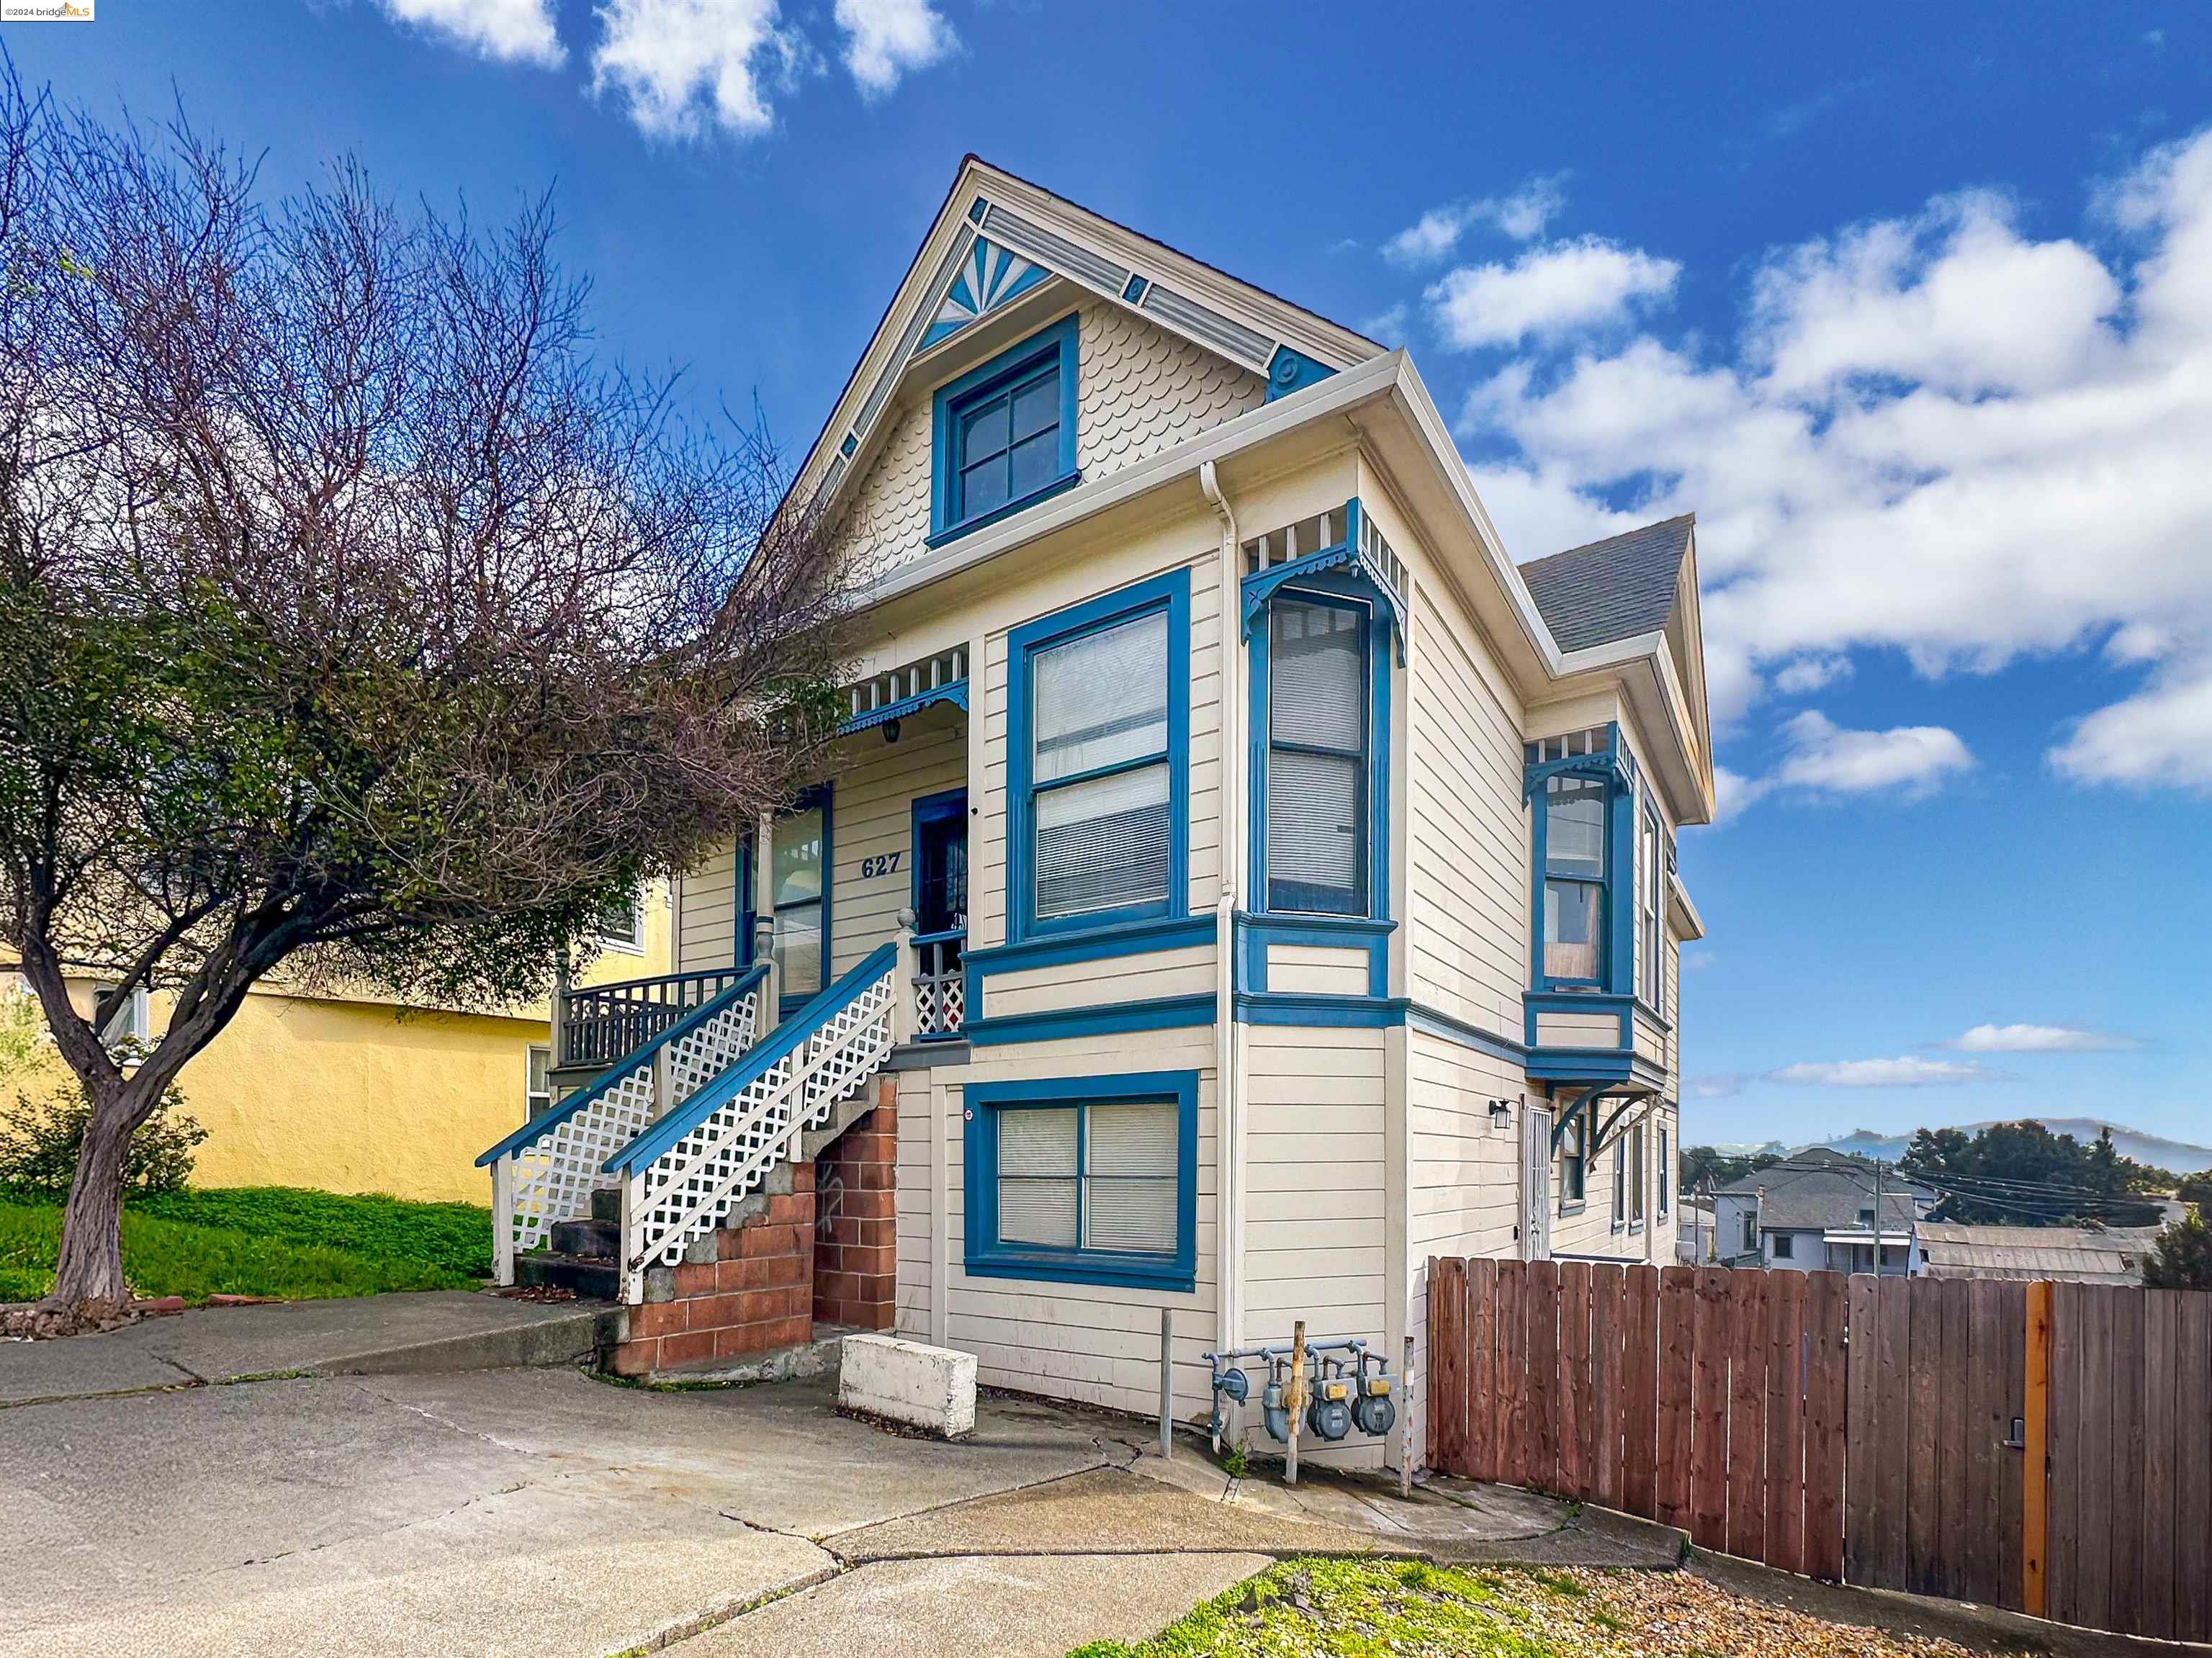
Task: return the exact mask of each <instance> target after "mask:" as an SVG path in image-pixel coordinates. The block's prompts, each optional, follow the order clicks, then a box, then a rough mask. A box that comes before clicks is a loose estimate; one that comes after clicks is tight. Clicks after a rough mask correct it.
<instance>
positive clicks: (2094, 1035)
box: [1943, 1024, 2142, 1054]
mask: <svg viewBox="0 0 2212 1658" xmlns="http://www.w3.org/2000/svg"><path fill="white" fill-rule="evenodd" d="M2141 1045H2142V1044H2140V1043H2138V1042H2133V1041H2131V1040H2130V1039H2129V1038H2127V1037H2125V1036H2113V1035H2107V1034H2106V1033H2105V1032H2104V1031H2101V1030H2084V1029H2081V1028H2080V1027H2079V1026H2076V1025H2064V1024H1978V1025H1976V1026H1975V1027H1974V1028H1973V1029H1972V1030H1969V1031H1967V1032H1966V1034H1965V1035H1960V1036H1954V1037H1953V1038H1952V1039H1951V1040H1950V1041H1949V1042H1945V1043H1944V1044H1943V1046H1944V1047H1946V1048H1952V1049H1954V1050H1955V1051H1956V1052H1958V1053H1960V1054H2108V1053H2111V1052H2112V1051H2114V1050H2115V1049H2119V1048H2137V1047H2140V1046H2141Z"/></svg>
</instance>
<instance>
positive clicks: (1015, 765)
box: [1006, 568, 1190, 944]
mask: <svg viewBox="0 0 2212 1658" xmlns="http://www.w3.org/2000/svg"><path fill="white" fill-rule="evenodd" d="M1153 610H1160V611H1163V612H1164V613H1165V615H1166V616H1167V619H1168V684H1167V695H1168V741H1167V759H1168V896H1167V899H1166V902H1164V903H1154V904H1131V905H1126V906H1123V907H1122V908H1118V909H1109V910H1097V911H1093V912H1091V914H1085V915H1068V916H1059V917H1054V918H1051V919H1047V920H1040V919H1039V918H1038V916H1037V914H1036V841H1035V831H1034V824H1035V819H1036V810H1035V797H1034V793H1033V788H1032V784H1031V780H1030V719H1031V714H1030V661H1031V659H1032V658H1034V657H1035V655H1036V653H1037V652H1038V651H1040V650H1043V649H1046V648H1048V647H1052V646H1054V645H1064V644H1066V643H1067V642H1068V641H1070V640H1074V639H1080V638H1082V637H1084V636H1085V635H1087V634H1094V633H1098V632H1102V631H1103V630H1104V629H1108V628H1113V627H1118V626H1119V625H1121V623H1125V622H1130V621H1133V620H1135V619H1136V618H1137V617H1139V616H1144V615H1146V614H1147V613H1149V612H1151V611H1153ZM1189 913H1190V571H1189V570H1188V568H1184V569H1180V570H1170V572H1169V573H1168V574H1165V575H1161V576H1153V577H1152V578H1151V579H1149V580H1144V581H1139V582H1135V583H1133V584H1132V585H1131V586H1127V587H1123V588H1121V589H1120V590H1119V591H1117V592H1110V593H1105V594H1103V595H1101V596H1100V597H1098V598H1092V599H1086V600H1085V601H1084V602H1083V603H1082V604H1074V605H1071V606H1069V607H1068V608H1067V609H1066V610H1060V611H1056V612H1054V614H1053V615H1051V616H1043V617H1040V618H1039V619H1038V620H1036V621H1035V622H1031V623H1025V624H1024V625H1023V626H1021V627H1019V628H1017V629H1014V630H1013V632H1012V634H1010V635H1008V636H1007V641H1006V941H1007V943H1008V944H1021V943H1023V942H1024V941H1026V940H1028V939H1030V938H1047V937H1063V936H1072V935H1074V934H1079V933H1085V932H1097V931H1100V930H1101V929H1105V928H1110V927H1112V926H1115V925H1116V924H1117V923H1120V922H1124V921H1139V920H1153V919H1157V918H1162V917H1170V918H1172V917H1180V916H1184V915H1188V914H1189Z"/></svg>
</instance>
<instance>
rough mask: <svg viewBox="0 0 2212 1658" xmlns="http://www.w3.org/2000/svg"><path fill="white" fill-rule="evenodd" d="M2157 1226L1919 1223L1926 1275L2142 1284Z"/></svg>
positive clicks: (1922, 1269)
mask: <svg viewBox="0 0 2212 1658" xmlns="http://www.w3.org/2000/svg"><path fill="white" fill-rule="evenodd" d="M2157 1238H2158V1229H2157V1228H2156V1227H2137V1228H2122V1227H2114V1228H2111V1229H2106V1228H2101V1227H2087V1226H1955V1225H1952V1224H1948V1222H1943V1221H1923V1222H1921V1223H1920V1257H1919V1272H1920V1275H1921V1276H1923V1277H1925V1278H2055V1279H2057V1280H2058V1281H2060V1282H2062V1283H2066V1284H2141V1283H2142V1263H2143V1257H2144V1256H2146V1255H2148V1254H2150V1253H2151V1250H2152V1248H2154V1245H2155V1243H2156V1242H2157Z"/></svg>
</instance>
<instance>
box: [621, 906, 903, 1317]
mask: <svg viewBox="0 0 2212 1658" xmlns="http://www.w3.org/2000/svg"><path fill="white" fill-rule="evenodd" d="M908 936H909V935H908V934H907V933H906V932H904V930H902V932H901V934H900V936H899V938H896V939H895V940H893V941H892V942H891V943H889V944H884V945H881V946H880V947H878V949H876V950H872V951H871V952H870V953H869V955H868V956H867V957H866V959H865V960H863V961H861V962H860V963H859V964H858V965H857V966H855V967H854V968H853V969H852V970H851V971H850V972H848V973H847V974H846V975H844V976H843V977H842V978H840V979H839V980H838V981H836V983H835V984H833V985H831V986H829V987H828V988H826V989H824V990H823V991H822V992H821V993H819V994H817V995H816V996H814V997H813V998H811V999H810V1000H808V1001H807V1002H806V1004H805V1005H804V1006H802V1007H801V1008H800V1009H799V1011H798V1012H797V1013H795V1014H793V1016H792V1017H790V1018H788V1019H787V1020H786V1021H785V1022H784V1023H783V1024H782V1026H781V1028H779V1029H777V1031H776V1033H775V1035H773V1036H771V1037H769V1040H768V1041H766V1042H763V1043H762V1044H761V1045H760V1046H759V1047H757V1048H754V1049H753V1050H751V1051H750V1053H748V1054H745V1056H744V1058H743V1059H742V1060H739V1061H738V1063H737V1064H735V1065H733V1066H731V1067H730V1068H729V1069H728V1070H726V1071H725V1072H722V1074H721V1075H720V1076H718V1077H716V1078H714V1080H713V1081H712V1082H710V1083H708V1084H705V1085H703V1086H702V1087H701V1088H700V1089H699V1090H698V1091H697V1092H696V1093H695V1094H694V1095H692V1096H691V1097H690V1099H688V1100H686V1101H685V1102H684V1104H683V1106H682V1107H680V1108H678V1109H677V1110H674V1111H671V1112H670V1113H668V1114H666V1115H665V1116H664V1117H662V1118H661V1119H660V1120H659V1121H657V1122H655V1123H653V1125H652V1126H651V1127H647V1128H646V1129H644V1130H643V1131H641V1133H639V1134H638V1135H637V1136H636V1138H635V1139H632V1140H631V1141H630V1142H629V1144H628V1145H624V1146H623V1147H622V1148H621V1149H620V1150H619V1151H616V1152H615V1153H614V1155H613V1156H611V1157H609V1158H608V1159H607V1160H606V1162H605V1163H604V1164H603V1165H602V1171H603V1173H604V1174H605V1175H613V1176H617V1177H618V1178H619V1179H620V1181H621V1182H622V1192H623V1199H622V1246H621V1260H620V1265H621V1270H622V1281H621V1291H620V1293H621V1296H622V1299H623V1300H624V1301H625V1302H628V1303H632V1304H635V1303H638V1302H640V1301H641V1300H643V1299H644V1296H645V1272H646V1269H647V1267H648V1266H651V1265H653V1263H654V1262H655V1261H656V1260H658V1261H659V1263H660V1264H662V1265H672V1264H674V1263H675V1262H677V1261H678V1260H681V1259H682V1258H683V1257H684V1254H685V1252H686V1251H688V1250H689V1249H690V1248H691V1247H692V1245H693V1244H694V1243H695V1242H696V1241H697V1240H698V1239H700V1238H702V1237H704V1236H708V1234H710V1233H711V1232H712V1231H713V1230H714V1228H715V1227H717V1226H719V1225H720V1224H722V1223H723V1222H724V1221H725V1220H726V1218H728V1216H729V1214H730V1212H732V1209H733V1208H734V1207H735V1206H737V1205H738V1203H740V1202H742V1201H743V1200H744V1199H745V1198H746V1197H747V1196H748V1195H749V1194H750V1193H752V1192H754V1191H755V1190H757V1189H758V1188H759V1187H762V1186H763V1185H764V1184H765V1182H766V1181H767V1179H768V1176H769V1171H770V1170H771V1169H773V1168H774V1167H775V1164H776V1163H780V1162H783V1161H786V1160H788V1159H790V1158H793V1157H796V1156H798V1155H799V1145H800V1139H801V1136H802V1135H804V1133H805V1131H806V1130H807V1129H809V1128H811V1127H815V1126H816V1124H817V1120H819V1119H823V1118H826V1117H827V1116H828V1114H829V1112H830V1110H831V1109H832V1108H834V1107H835V1105H836V1102H837V1101H838V1100H841V1099H843V1098H845V1097H846V1096H848V1095H850V1094H851V1093H852V1092H853V1091H854V1090H856V1089H858V1088H859V1087H860V1086H861V1085H862V1084H864V1083H865V1082H866V1079H867V1078H868V1077H870V1076H872V1075H873V1074H874V1072H876V1071H877V1069H878V1068H879V1067H880V1066H881V1065H882V1064H883V1062H884V1060H885V1059H886V1058H887V1057H889V1055H890V1052H891V1049H892V1048H893V1047H894V1046H895V1044H896V1042H898V1041H899V1040H900V1039H902V1037H903V1036H904V1035H906V1029H907V1026H908V1023H909V1017H910V1016H909V1015H908V1011H907V1010H908V1006H909V1005H910V1004H909V1002H908V996H907V995H906V994H903V993H902V989H903V987H902V981H901V975H900V969H901V967H902V965H910V964H911V963H912V960H913V950H912V946H911V945H910V944H908V942H907V939H908Z"/></svg>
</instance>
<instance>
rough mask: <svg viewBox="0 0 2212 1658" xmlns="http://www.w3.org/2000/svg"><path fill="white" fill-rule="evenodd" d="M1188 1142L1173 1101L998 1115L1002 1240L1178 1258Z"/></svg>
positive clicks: (1021, 1108) (1017, 1109) (1027, 1109)
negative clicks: (1184, 1147)
mask: <svg viewBox="0 0 2212 1658" xmlns="http://www.w3.org/2000/svg"><path fill="white" fill-rule="evenodd" d="M1181 1135H1182V1121H1181V1115H1180V1112H1179V1109H1178V1108H1177V1107H1176V1104H1175V1103H1174V1102H1172V1101H1164V1100H1162V1101H1150V1100H1147V1101H1135V1102H1120V1101H1116V1102H1100V1103H1096V1104H1079V1105H1069V1106H1013V1107H1006V1108H1000V1111H999V1112H998V1141H999V1241H1000V1242H1001V1243H1017V1244H1033V1245H1036V1246H1039V1247H1042V1248H1053V1249H1074V1248H1083V1249H1100V1250H1112V1251H1118V1252H1121V1253H1123V1254H1174V1253H1175V1251H1176V1241H1177V1240H1176V1224H1177V1220H1178V1202H1177V1198H1178V1180H1179V1157H1180V1153H1181Z"/></svg>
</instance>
